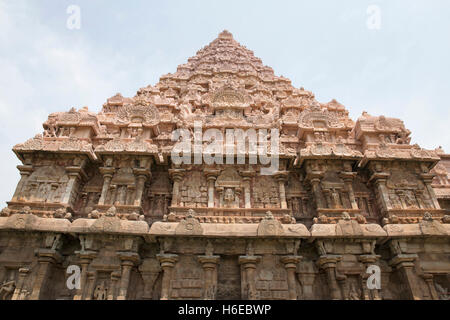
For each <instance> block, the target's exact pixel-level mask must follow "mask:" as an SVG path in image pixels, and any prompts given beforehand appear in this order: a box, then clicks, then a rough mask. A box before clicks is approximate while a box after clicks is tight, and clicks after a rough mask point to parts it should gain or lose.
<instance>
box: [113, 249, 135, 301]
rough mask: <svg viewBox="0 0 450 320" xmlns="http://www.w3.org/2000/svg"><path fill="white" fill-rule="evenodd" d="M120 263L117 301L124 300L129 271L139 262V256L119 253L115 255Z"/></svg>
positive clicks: (132, 253)
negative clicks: (120, 272)
mask: <svg viewBox="0 0 450 320" xmlns="http://www.w3.org/2000/svg"><path fill="white" fill-rule="evenodd" d="M117 255H118V256H119V258H120V260H121V261H122V275H121V278H120V286H119V295H118V296H117V300H125V299H126V297H127V293H128V286H129V283H130V273H131V269H132V268H133V266H134V265H135V264H137V263H138V262H139V255H138V254H137V253H136V252H119V253H118V254H117Z"/></svg>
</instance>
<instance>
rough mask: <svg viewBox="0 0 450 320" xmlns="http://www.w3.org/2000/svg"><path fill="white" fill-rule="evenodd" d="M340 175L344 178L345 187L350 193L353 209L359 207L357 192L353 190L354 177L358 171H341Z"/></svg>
mask: <svg viewBox="0 0 450 320" xmlns="http://www.w3.org/2000/svg"><path fill="white" fill-rule="evenodd" d="M340 176H341V178H342V180H344V184H345V189H346V191H347V193H348V197H349V200H350V204H351V206H352V209H358V203H357V202H356V198H355V193H354V191H353V179H354V178H355V176H356V172H341V174H340Z"/></svg>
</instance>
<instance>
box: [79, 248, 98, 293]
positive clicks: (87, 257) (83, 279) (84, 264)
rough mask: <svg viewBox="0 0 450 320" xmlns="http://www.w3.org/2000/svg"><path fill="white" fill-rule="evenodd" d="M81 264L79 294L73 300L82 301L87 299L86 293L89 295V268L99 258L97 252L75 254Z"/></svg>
mask: <svg viewBox="0 0 450 320" xmlns="http://www.w3.org/2000/svg"><path fill="white" fill-rule="evenodd" d="M75 253H76V254H77V255H78V257H79V259H80V264H81V275H80V289H78V290H77V293H76V294H75V296H74V297H73V300H82V299H84V297H85V293H87V289H86V288H87V276H88V267H89V264H90V263H91V262H92V260H94V258H95V257H96V256H97V252H96V251H89V250H88V251H85V250H82V251H76V252H75Z"/></svg>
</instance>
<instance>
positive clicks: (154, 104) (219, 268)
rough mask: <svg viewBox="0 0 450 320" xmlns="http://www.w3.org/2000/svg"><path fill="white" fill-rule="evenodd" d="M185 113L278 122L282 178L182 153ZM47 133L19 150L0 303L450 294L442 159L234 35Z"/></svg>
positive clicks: (221, 126)
mask: <svg viewBox="0 0 450 320" xmlns="http://www.w3.org/2000/svg"><path fill="white" fill-rule="evenodd" d="M195 122H200V123H201V125H202V130H203V131H206V130H208V129H210V128H215V129H218V130H220V131H222V132H223V133H225V130H226V129H228V128H240V129H243V130H247V129H268V130H270V129H273V128H276V129H278V130H279V132H280V145H279V149H280V158H279V166H278V170H277V172H275V174H272V175H263V174H261V172H262V171H261V168H262V167H264V165H262V164H249V161H246V162H245V163H243V164H242V163H238V162H237V163H235V164H233V165H230V164H226V163H223V164H213V165H207V164H175V163H174V161H173V159H172V157H171V151H172V148H173V147H174V144H175V143H176V141H172V132H173V131H174V130H175V129H181V128H183V129H187V130H189V131H191V132H193V133H194V123H195ZM43 127H44V133H43V134H38V135H36V136H35V137H34V138H32V139H30V140H28V141H26V142H24V143H22V144H18V145H16V146H14V148H13V151H14V152H15V153H16V155H17V156H18V158H19V159H20V160H21V162H22V165H20V166H18V169H19V171H20V174H21V179H20V181H19V183H18V185H17V188H16V191H15V193H14V196H13V198H12V199H11V201H9V202H8V206H7V207H6V208H4V209H3V210H2V211H1V217H0V299H14V300H26V299H75V300H80V299H88V300H89V299H94V300H106V299H108V300H115V299H117V300H121V299H163V300H164V299H350V300H360V299H364V300H371V299H375V300H376V299H449V297H450V296H449V288H450V278H449V274H450V241H449V239H450V237H449V236H450V216H449V210H450V182H449V175H448V172H449V169H450V155H449V154H445V153H444V152H443V151H442V150H441V149H440V148H439V149H436V150H424V149H422V148H420V147H419V146H418V145H411V144H410V140H411V139H410V137H409V136H410V133H411V132H410V131H409V130H408V129H406V128H405V126H404V124H403V122H402V121H401V120H399V119H394V118H387V117H384V116H372V115H369V114H368V113H366V112H364V113H363V114H362V115H361V117H359V118H358V119H357V120H356V122H354V121H353V120H352V119H350V118H349V116H348V111H347V110H346V109H345V107H344V106H343V105H341V104H340V103H338V102H337V101H335V100H332V101H330V102H328V103H319V102H318V101H316V100H315V98H314V95H313V94H312V93H311V92H309V91H306V90H304V89H303V88H300V89H298V88H294V87H293V86H292V85H291V82H290V81H289V80H288V79H286V78H283V77H278V76H275V75H274V72H273V70H272V69H271V68H269V67H266V66H264V65H263V64H262V62H261V60H260V59H259V58H256V57H255V56H254V55H253V53H252V52H251V51H250V50H248V49H246V48H245V47H243V46H241V45H240V44H239V43H237V42H236V41H235V40H234V39H233V37H232V35H231V34H230V33H229V32H227V31H224V32H222V33H221V34H220V35H219V37H218V38H217V39H215V40H214V41H213V42H212V43H211V44H209V45H208V46H206V47H205V48H203V49H201V50H200V51H198V52H197V55H196V56H195V57H192V58H190V59H188V62H187V63H186V64H184V65H181V66H179V67H178V69H177V71H176V72H175V73H174V74H168V75H165V76H163V77H161V79H160V82H159V83H157V84H156V85H155V86H148V87H145V88H142V89H140V90H139V91H138V92H137V94H136V96H135V97H132V98H125V97H123V96H122V95H120V94H117V95H115V96H114V97H111V98H110V99H108V100H107V102H106V103H105V104H104V105H103V109H102V110H101V112H100V113H98V114H97V113H93V112H90V111H89V110H88V109H87V108H86V107H85V108H82V109H80V110H75V109H71V110H69V111H68V112H58V113H53V114H51V115H50V116H49V117H48V120H47V121H46V122H45V123H44V125H43ZM272 141H273V137H270V139H269V144H270V143H272ZM233 147H234V146H233ZM246 147H247V149H246V151H245V152H246V153H245V154H246V157H247V158H248V157H249V156H250V154H249V149H250V147H251V146H248V145H247V146H246ZM247 160H248V159H247ZM374 265H375V266H378V267H379V268H380V270H381V275H380V280H381V286H380V288H379V289H373V288H372V289H371V288H369V287H368V286H367V280H368V278H369V276H370V274H369V273H367V272H366V271H367V270H368V268H369V267H371V266H374ZM70 266H78V267H80V270H81V273H80V283H81V287H80V288H79V289H77V288H75V289H73V288H71V287H70V286H67V283H68V282H69V283H70V282H71V278H70V277H71V275H72V273H71V272H67V271H68V268H69V267H70ZM69 269H70V268H69ZM70 270H71V269H70Z"/></svg>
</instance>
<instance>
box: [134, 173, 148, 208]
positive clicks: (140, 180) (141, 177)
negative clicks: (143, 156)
mask: <svg viewBox="0 0 450 320" xmlns="http://www.w3.org/2000/svg"><path fill="white" fill-rule="evenodd" d="M133 172H134V174H135V175H136V176H137V186H136V197H135V198H134V205H135V206H140V205H141V203H142V195H143V193H144V186H145V182H146V181H147V179H150V178H151V173H150V172H149V171H148V170H147V169H143V168H134V169H133Z"/></svg>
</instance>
